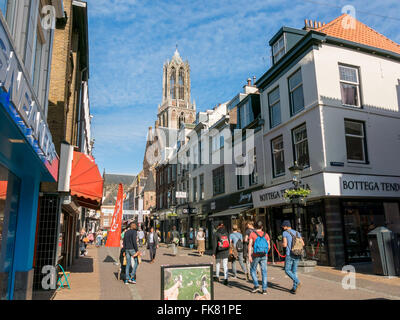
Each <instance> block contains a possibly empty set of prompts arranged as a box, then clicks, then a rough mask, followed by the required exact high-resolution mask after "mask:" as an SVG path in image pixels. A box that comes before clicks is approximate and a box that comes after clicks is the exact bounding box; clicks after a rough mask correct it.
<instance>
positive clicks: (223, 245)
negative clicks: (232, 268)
mask: <svg viewBox="0 0 400 320" xmlns="http://www.w3.org/2000/svg"><path fill="white" fill-rule="evenodd" d="M229 245H230V244H229V234H228V232H227V231H226V229H225V227H224V223H223V222H220V223H219V224H218V227H217V231H216V233H215V237H214V241H213V258H215V259H216V264H215V268H216V269H215V280H216V281H219V271H220V267H221V262H222V266H223V268H224V285H226V286H227V285H228V257H229Z"/></svg>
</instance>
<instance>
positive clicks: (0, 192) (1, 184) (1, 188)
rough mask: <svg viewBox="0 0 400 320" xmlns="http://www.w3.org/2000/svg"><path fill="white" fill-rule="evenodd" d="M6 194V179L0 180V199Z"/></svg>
mask: <svg viewBox="0 0 400 320" xmlns="http://www.w3.org/2000/svg"><path fill="white" fill-rule="evenodd" d="M6 196H7V181H0V199H2V200H4V199H5V198H6Z"/></svg>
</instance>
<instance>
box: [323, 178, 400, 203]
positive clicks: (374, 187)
mask: <svg viewBox="0 0 400 320" xmlns="http://www.w3.org/2000/svg"><path fill="white" fill-rule="evenodd" d="M324 184H325V191H326V195H330V196H358V197H359V196H368V197H400V178H397V177H379V176H367V175H348V174H335V173H324Z"/></svg>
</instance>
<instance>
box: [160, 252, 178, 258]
mask: <svg viewBox="0 0 400 320" xmlns="http://www.w3.org/2000/svg"><path fill="white" fill-rule="evenodd" d="M163 255H164V256H170V257H176V256H177V254H172V253H163Z"/></svg>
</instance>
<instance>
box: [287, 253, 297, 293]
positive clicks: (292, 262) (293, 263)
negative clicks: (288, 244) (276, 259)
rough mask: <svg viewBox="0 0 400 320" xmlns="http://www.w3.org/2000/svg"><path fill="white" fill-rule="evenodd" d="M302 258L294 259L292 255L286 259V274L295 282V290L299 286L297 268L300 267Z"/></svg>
mask: <svg viewBox="0 0 400 320" xmlns="http://www.w3.org/2000/svg"><path fill="white" fill-rule="evenodd" d="M299 261H300V257H296V258H294V257H292V256H290V255H286V259H285V272H286V274H287V275H288V277H289V278H290V279H292V280H293V289H294V290H296V288H297V285H298V284H299V282H300V281H299V279H298V278H297V267H298V265H299Z"/></svg>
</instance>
